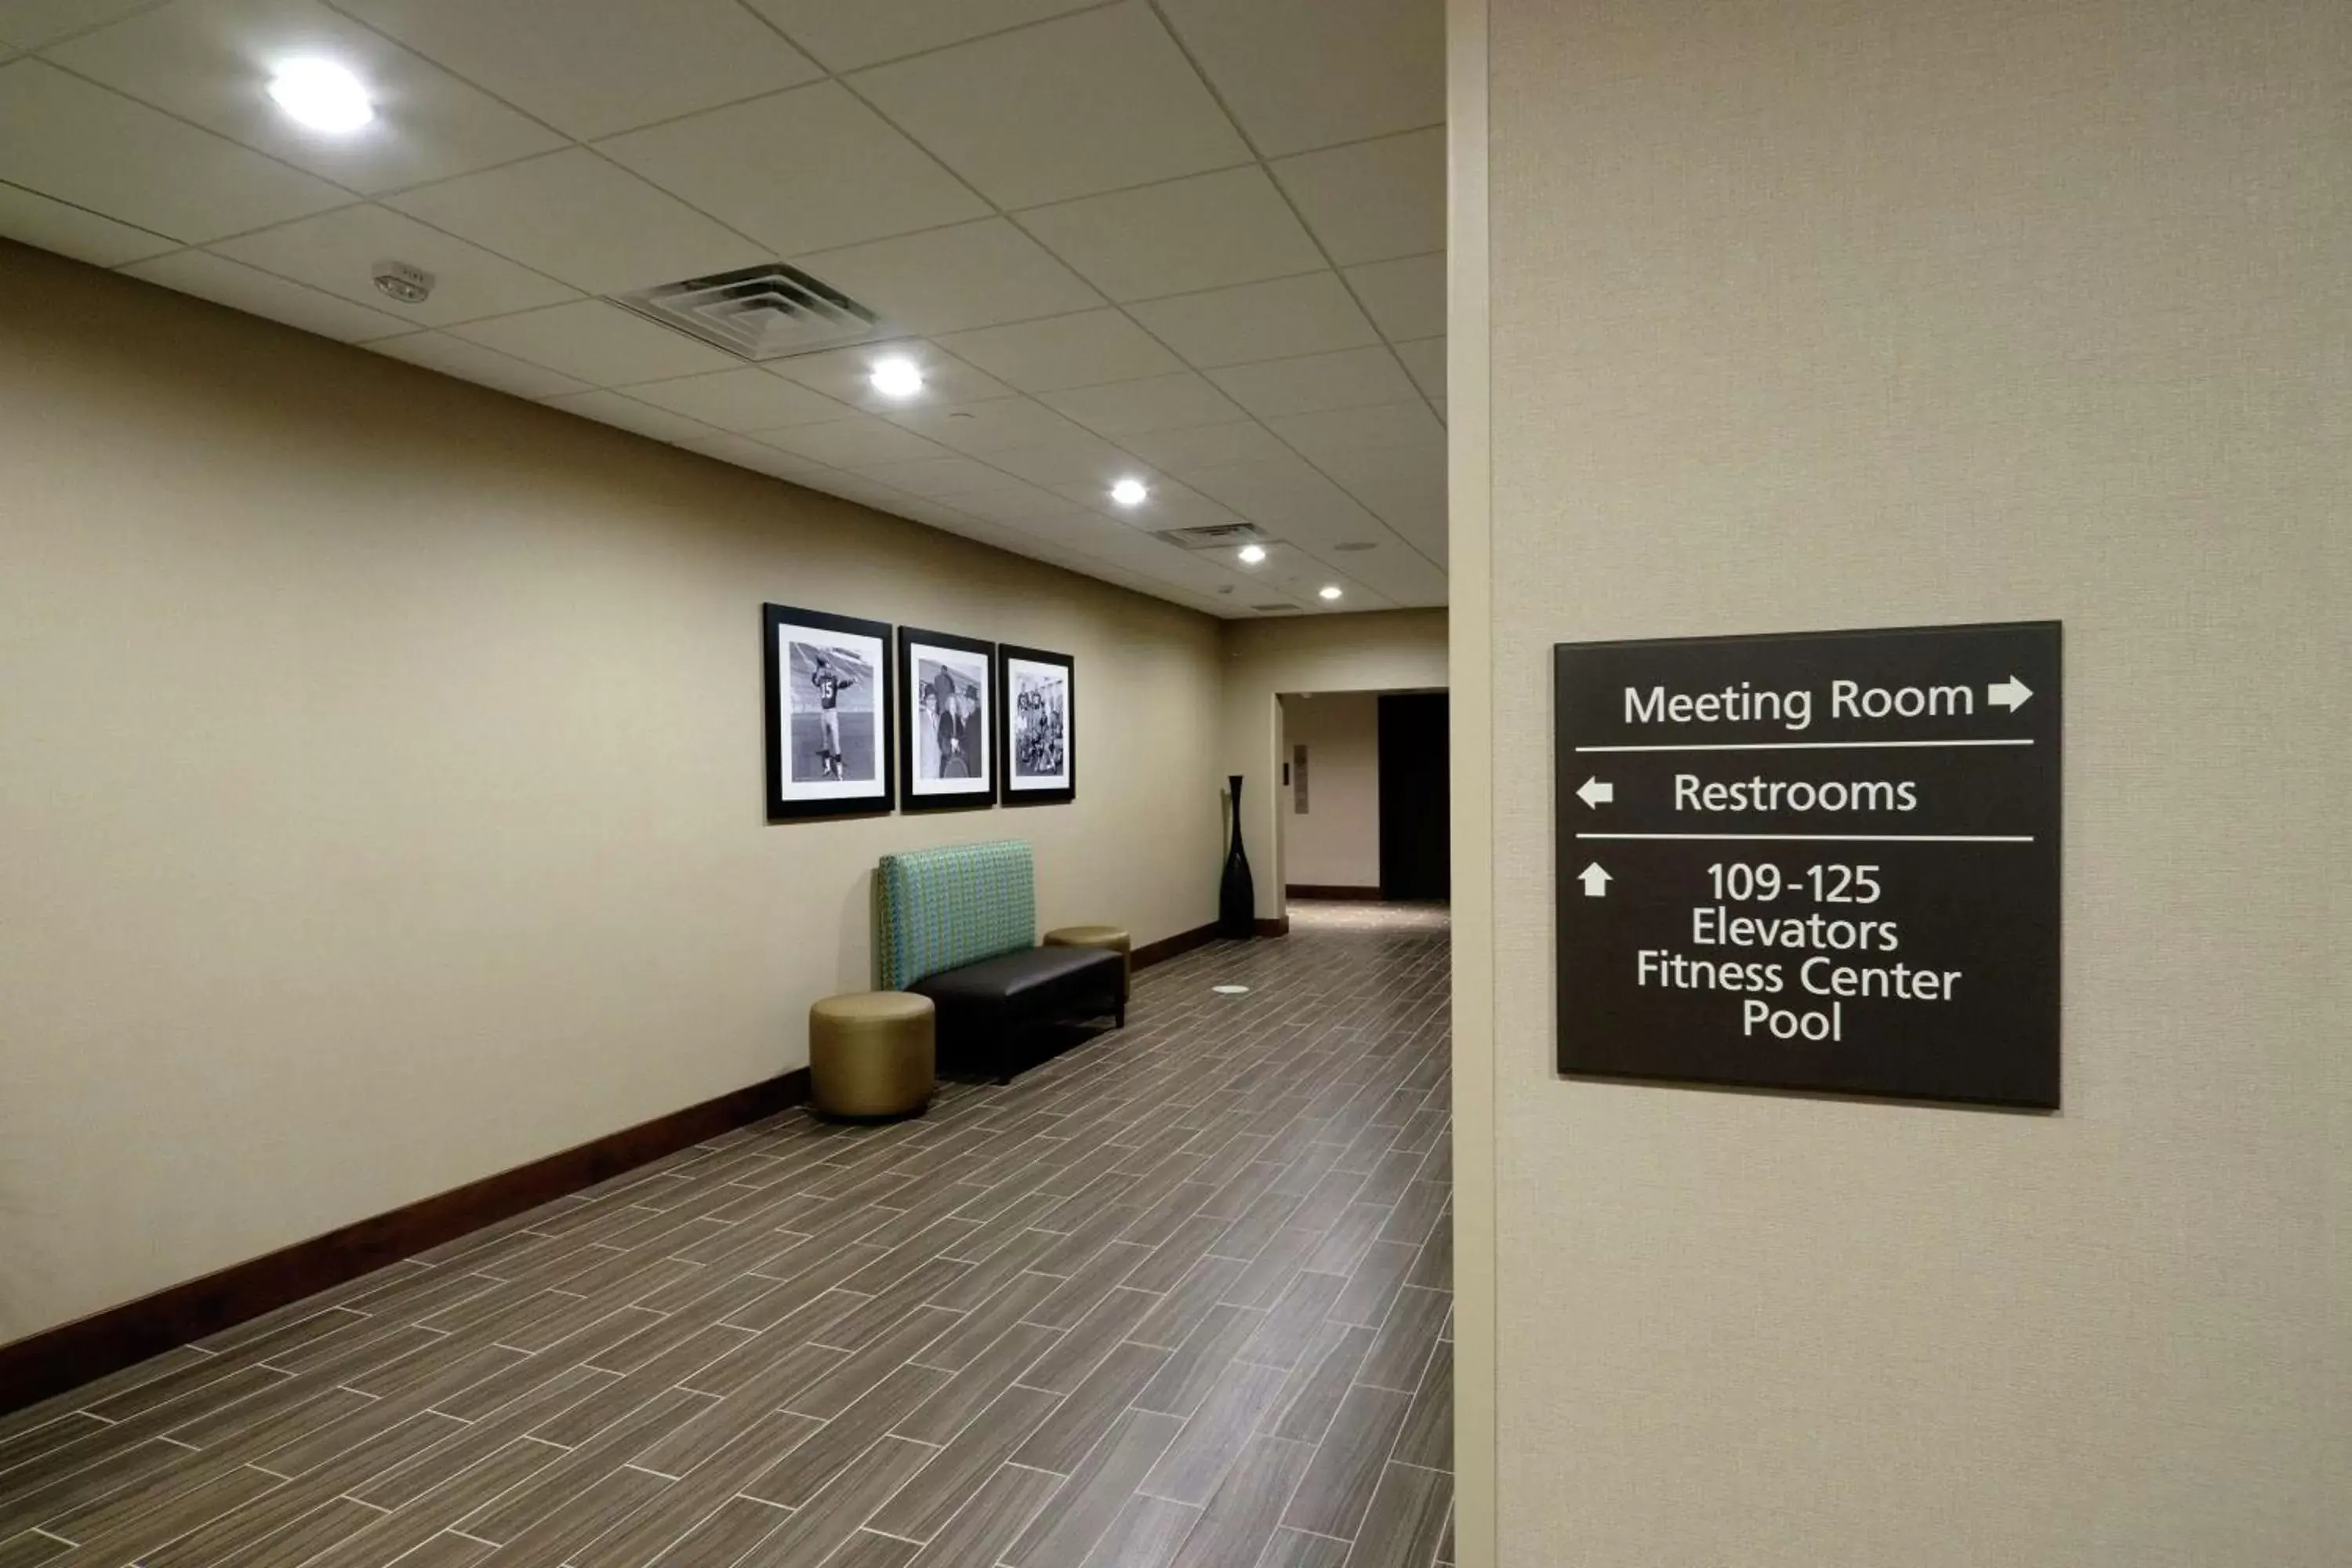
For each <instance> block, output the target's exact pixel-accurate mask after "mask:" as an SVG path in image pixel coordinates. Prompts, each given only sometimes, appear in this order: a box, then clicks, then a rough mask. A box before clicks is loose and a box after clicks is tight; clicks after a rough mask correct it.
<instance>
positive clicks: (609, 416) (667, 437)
mask: <svg viewBox="0 0 2352 1568" xmlns="http://www.w3.org/2000/svg"><path fill="white" fill-rule="evenodd" d="M541 402H543V403H545V404H546V405H548V406H549V407H550V408H560V409H562V410H563V412H565V413H566V414H577V415H579V416H582V417H583V418H586V419H593V420H594V421H596V423H598V424H599V425H613V426H618V427H620V428H621V429H623V430H633V431H635V432H636V434H638V435H640V436H650V437H653V438H654V439H655V440H656V441H688V440H693V439H695V438H697V437H709V436H711V435H714V434H716V432H714V431H713V430H712V429H711V428H710V426H708V425H705V424H703V423H702V422H701V421H700V420H698V419H687V418H684V417H681V416H678V415H676V414H672V413H671V412H670V411H669V410H668V409H667V408H656V407H654V406H653V405H651V404H648V403H640V402H638V401H637V400H636V399H635V398H634V397H630V396H626V395H624V394H621V393H618V392H610V391H606V390H605V389H604V388H602V387H599V388H596V389H594V390H593V391H589V392H572V393H566V394H564V395H562V396H561V397H548V398H542V399H541Z"/></svg>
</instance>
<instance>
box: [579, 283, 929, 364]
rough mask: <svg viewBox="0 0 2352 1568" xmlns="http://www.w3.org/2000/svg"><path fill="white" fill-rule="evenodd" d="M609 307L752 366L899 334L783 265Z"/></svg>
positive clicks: (623, 299)
mask: <svg viewBox="0 0 2352 1568" xmlns="http://www.w3.org/2000/svg"><path fill="white" fill-rule="evenodd" d="M613 302H614V304H616V305H620V306H623V307H625V309H628V310H635V312H636V313H637V314H638V315H640V316H644V317H646V318H647V319H648V320H650V321H659V322H660V323H661V324H662V325H664V326H666V327H674V328H676V329H677V331H681V332H684V333H686V334H687V335H688V337H693V338H699V339H700V340H701V341H702V342H706V343H709V345H710V346H711V347H713V348H718V349H724V350H726V351H727V352H728V353H730V354H733V355H734V356H735V357H736V358H738V359H745V360H751V361H752V362H754V363H758V362H761V361H765V360H777V359H790V358H792V357H793V355H795V354H809V353H819V352H821V351H823V350H825V349H838V348H847V347H849V346H850V345H851V344H853V343H869V342H877V341H879V340H881V339H883V338H893V337H900V336H903V335H904V334H903V333H901V332H900V331H898V328H896V327H895V326H893V325H891V324H890V323H889V322H887V321H884V320H883V319H882V317H881V314H880V313H879V312H878V311H876V310H869V309H868V308H866V306H864V305H862V304H860V303H858V302H857V301H856V300H853V299H851V298H850V297H849V296H848V295H846V294H845V293H843V292H842V291H841V290H840V289H835V288H834V287H833V286H832V285H831V284H829V283H826V282H824V280H822V279H817V278H814V277H812V276H810V275H809V274H808V273H805V272H803V271H802V270H801V269H800V268H797V267H793V266H788V265H787V264H785V263H784V262H782V261H766V262H762V263H761V264H760V265H759V266H757V267H741V268H736V269H735V270H734V271H732V272H714V273H712V274H710V276H709V277H707V278H688V279H681V280H679V281H678V282H676V283H661V284H656V286H654V287H653V288H651V289H637V290H635V292H633V293H628V294H616V295H614V297H613Z"/></svg>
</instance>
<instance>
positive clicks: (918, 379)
mask: <svg viewBox="0 0 2352 1568" xmlns="http://www.w3.org/2000/svg"><path fill="white" fill-rule="evenodd" d="M866 379H868V380H869V381H871V382H872V383H873V384H874V390H875V391H877V392H878V393H880V394H881V395H883V396H885V397H912V396H914V395H915V394H917V393H919V392H920V391H922V390H923V367H922V366H920V365H919V364H917V363H915V362H914V361H913V360H910V359H886V360H878V361H877V362H876V363H875V365H874V374H872V375H871V376H869V377H867V378H866Z"/></svg>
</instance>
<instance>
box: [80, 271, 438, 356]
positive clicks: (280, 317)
mask: <svg viewBox="0 0 2352 1568" xmlns="http://www.w3.org/2000/svg"><path fill="white" fill-rule="evenodd" d="M122 270H123V272H124V273H125V274H126V275H127V276H129V277H132V278H137V279H142V280H144V281H146V282H149V283H160V284H162V285H163V287H164V288H166V289H178V290H179V291H180V292H181V293H183V294H194V295H195V296H196V297H197V298H198V299H200V300H212V301H213V302H214V303H215V304H217V305H227V306H230V307H232V308H233V309H236V310H244V311H247V312H249V313H250V314H253V315H256V316H267V317H268V319H269V320H271V321H283V322H285V323H286V324H287V325H288V326H289V327H299V328H301V329H302V330H303V331H306V332H316V333H318V334H319V335H320V337H326V338H334V339H336V340H338V341H339V342H347V343H356V342H366V341H367V340H368V339H370V338H384V337H391V336H393V335H394V334H396V333H400V332H405V331H409V330H411V328H412V327H413V325H414V323H413V322H409V321H402V320H401V319H400V318H399V317H397V316H394V315H388V314H386V313H385V312H383V311H382V310H369V309H368V308H367V307H366V306H364V305H354V304H352V303H351V302H350V301H348V300H338V299H336V298H335V297H334V296H333V295H332V294H321V293H320V292H319V290H317V289H306V288H304V287H303V286H302V285H301V284H299V283H289V282H288V281H287V280H286V279H283V278H273V277H271V276H270V275H269V274H268V273H267V272H258V271H256V270H255V269H254V268H250V267H246V266H243V265H241V264H239V263H237V262H235V261H228V260H225V259H223V258H220V257H217V256H214V255H211V254H209V253H207V252H205V251H202V250H182V251H175V252H173V254H172V255H170V256H159V257H157V258H154V259H153V260H152V261H140V262H134V263H133V264H131V266H129V267H126V268H122Z"/></svg>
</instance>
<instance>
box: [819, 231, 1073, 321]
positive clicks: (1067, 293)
mask: <svg viewBox="0 0 2352 1568" xmlns="http://www.w3.org/2000/svg"><path fill="white" fill-rule="evenodd" d="M795 260H796V265H798V266H800V267H801V268H803V269H805V270H807V271H809V272H811V273H814V275H815V276H817V277H818V278H820V279H824V281H825V282H827V283H829V284H831V285H833V287H835V288H836V289H840V290H841V291H842V292H844V293H845V294H847V295H849V296H850V298H852V299H854V300H862V301H864V302H865V303H866V305H867V306H868V307H870V308H871V309H873V310H878V311H880V312H881V313H882V315H883V316H884V317H886V318H887V319H888V320H890V321H896V322H898V324H899V325H900V326H902V327H904V328H906V329H907V330H908V331H912V332H917V333H920V334H922V335H924V336H931V335H934V334H938V333H942V332H954V331H963V330H965V329H968V328H972V327H993V326H998V325H1001V324H1002V323H1003V322H1006V321H1028V320H1031V319H1032V318H1034V317H1039V316H1059V315H1064V314H1066V313H1067V312H1069V311H1072V310H1088V309H1091V308H1092V307H1094V306H1097V305H1099V304H1101V303H1102V302H1103V299H1102V296H1101V295H1099V294H1097V293H1096V292H1095V291H1094V289H1092V288H1090V287H1088V286H1087V282H1086V280H1085V279H1082V278H1080V277H1079V276H1078V275H1077V274H1076V273H1075V272H1073V271H1071V270H1070V269H1069V268H1066V267H1065V266H1063V265H1062V264H1061V263H1060V262H1058V261H1056V260H1055V259H1054V258H1053V257H1052V256H1050V255H1048V254H1047V253H1046V251H1045V247H1043V246H1041V245H1039V244H1038V243H1037V242H1036V241H1035V240H1034V239H1032V238H1030V237H1028V236H1027V235H1025V234H1024V233H1022V232H1021V231H1020V230H1019V229H1017V228H1015V227H1013V225H1011V224H1010V223H1007V222H1006V221H1005V220H1004V219H1003V218H990V219H988V220H986V221H985V222H982V223H968V224H962V225H959V226H956V227H954V228H941V229H932V230H929V232H927V233H923V234H913V235H901V236H899V237H898V238H896V239H877V240H874V241H872V242H870V243H868V244H866V245H854V246H850V247H847V248H845V249H842V250H827V251H821V252H819V253H817V254H815V255H814V256H803V257H800V258H795Z"/></svg>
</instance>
